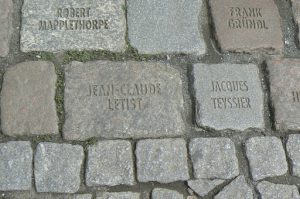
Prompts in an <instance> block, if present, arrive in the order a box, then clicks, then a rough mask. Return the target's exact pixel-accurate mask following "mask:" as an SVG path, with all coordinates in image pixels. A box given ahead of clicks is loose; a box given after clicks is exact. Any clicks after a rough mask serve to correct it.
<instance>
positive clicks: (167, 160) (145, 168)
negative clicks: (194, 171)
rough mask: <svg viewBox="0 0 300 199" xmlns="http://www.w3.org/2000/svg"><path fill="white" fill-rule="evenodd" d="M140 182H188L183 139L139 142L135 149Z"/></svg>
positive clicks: (185, 150)
mask: <svg viewBox="0 0 300 199" xmlns="http://www.w3.org/2000/svg"><path fill="white" fill-rule="evenodd" d="M136 156H137V175H138V176H137V177H138V180H139V181H140V182H149V181H157V182H161V183H170V182H174V181H180V180H188V179H189V173H188V165H187V149H186V143H185V141H184V140H183V139H160V140H154V139H153V140H141V141H139V142H138V143H137V147H136Z"/></svg>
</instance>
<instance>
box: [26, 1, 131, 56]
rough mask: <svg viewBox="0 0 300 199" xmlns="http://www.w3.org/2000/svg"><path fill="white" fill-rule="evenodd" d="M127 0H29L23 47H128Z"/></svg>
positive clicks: (122, 48)
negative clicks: (126, 39)
mask: <svg viewBox="0 0 300 199" xmlns="http://www.w3.org/2000/svg"><path fill="white" fill-rule="evenodd" d="M124 6H125V1H124V0H89V1H81V0H51V1H48V0H25V1H24V5H23V8H22V30H21V50H22V51H23V52H28V51H60V50H109V51H114V52H122V51H124V50H125V48H126V42H125V34H126V18H125V10H124Z"/></svg>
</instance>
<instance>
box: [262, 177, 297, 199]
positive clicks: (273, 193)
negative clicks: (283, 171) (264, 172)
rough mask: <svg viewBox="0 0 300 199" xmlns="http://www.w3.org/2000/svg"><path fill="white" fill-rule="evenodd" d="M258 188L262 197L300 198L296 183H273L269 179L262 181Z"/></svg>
mask: <svg viewBox="0 0 300 199" xmlns="http://www.w3.org/2000/svg"><path fill="white" fill-rule="evenodd" d="M257 189H258V191H259V193H260V195H261V199H300V196H299V191H298V188H297V186H295V185H283V184H273V183H270V182H267V181H263V182H260V183H259V184H258V185H257Z"/></svg>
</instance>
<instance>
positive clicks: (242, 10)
mask: <svg viewBox="0 0 300 199" xmlns="http://www.w3.org/2000/svg"><path fill="white" fill-rule="evenodd" d="M209 3H210V7H211V13H212V17H213V21H214V25H215V30H216V37H217V40H218V42H219V45H220V47H221V49H222V50H223V51H234V52H251V51H255V50H259V49H262V50H271V51H281V50H282V49H283V46H284V45H283V36H282V30H281V27H280V16H279V12H278V8H277V6H276V5H275V3H274V0H251V1H249V0H211V1H209Z"/></svg>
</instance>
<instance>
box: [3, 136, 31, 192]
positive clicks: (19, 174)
mask: <svg viewBox="0 0 300 199" xmlns="http://www.w3.org/2000/svg"><path fill="white" fill-rule="evenodd" d="M32 157H33V152H32V149H31V146H30V142H25V141H18V142H7V143H1V144H0V190H1V191H14V190H30V189H31V181H32V180H31V179H32Z"/></svg>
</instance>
